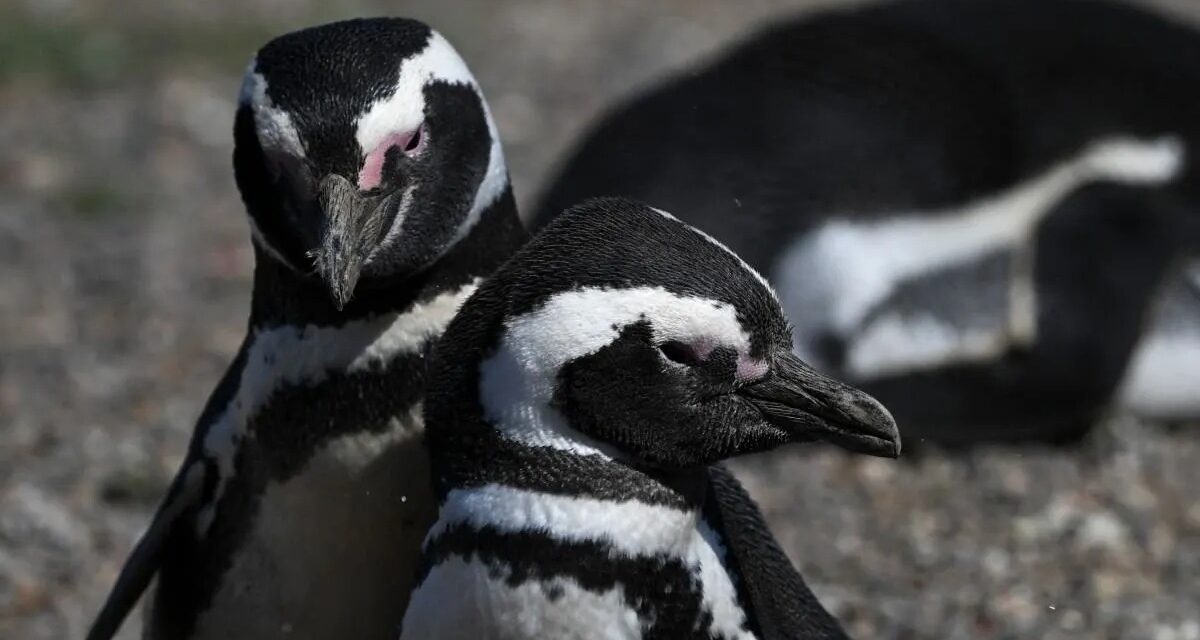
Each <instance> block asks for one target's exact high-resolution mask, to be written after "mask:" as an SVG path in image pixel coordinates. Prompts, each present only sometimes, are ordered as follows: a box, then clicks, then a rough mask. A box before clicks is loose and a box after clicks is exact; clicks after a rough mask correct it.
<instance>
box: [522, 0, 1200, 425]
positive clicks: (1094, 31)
mask: <svg viewBox="0 0 1200 640" xmlns="http://www.w3.org/2000/svg"><path fill="white" fill-rule="evenodd" d="M1198 87H1200V36H1198V35H1197V34H1196V33H1195V32H1194V31H1193V30H1192V29H1189V28H1185V27H1183V26H1181V25H1176V24H1174V23H1172V22H1171V21H1169V20H1167V19H1165V18H1160V17H1157V16H1155V15H1153V14H1150V13H1147V12H1144V11H1139V10H1137V9H1135V8H1132V7H1127V6H1122V5H1119V4H1114V3H1108V2H1102V1H1101V2H1092V1H1089V2H1080V1H1072V0H1051V1H1046V0H980V1H972V2H958V1H955V0H907V1H902V2H894V3H884V4H880V5H875V6H871V7H867V8H856V9H853V10H842V11H836V12H829V13H825V14H820V15H816V16H809V17H804V18H802V19H799V20H797V21H790V22H785V23H781V24H778V25H775V26H773V27H771V28H769V29H767V30H766V31H764V32H762V33H759V34H756V35H754V36H752V37H750V38H748V39H747V41H746V42H745V43H743V44H741V45H739V46H738V47H736V48H735V49H733V50H732V51H730V52H727V53H725V54H723V55H721V56H720V57H718V59H716V60H714V61H712V62H711V63H709V64H707V65H706V66H703V67H701V68H699V69H697V70H693V71H692V72H690V73H687V74H684V75H681V76H680V77H678V78H675V79H673V80H670V81H668V82H666V83H664V84H662V85H659V86H656V87H654V88H652V89H650V90H649V91H647V92H646V93H644V94H643V95H641V96H639V97H637V98H635V99H633V100H632V101H631V102H629V103H628V104H625V105H623V106H621V107H619V108H617V109H616V110H614V111H613V112H612V113H610V114H609V115H607V116H606V117H604V118H603V119H602V121H601V122H600V123H598V124H597V126H596V127H595V128H594V129H593V131H592V132H591V133H590V134H589V135H588V136H587V137H586V138H585V139H584V141H583V142H582V143H581V144H580V146H579V148H578V149H577V150H576V152H575V153H574V154H573V156H571V157H570V159H569V160H568V161H567V162H566V163H565V165H564V168H563V169H562V172H561V174H560V175H559V176H558V178H557V180H555V181H553V182H552V183H551V186H550V188H549V189H548V191H547V192H546V194H545V195H544V198H543V201H542V203H541V206H540V207H539V210H538V212H537V215H536V218H537V220H538V223H539V224H540V223H544V222H545V221H546V220H548V219H550V218H551V217H552V216H553V215H554V214H555V213H556V212H558V211H560V210H561V209H562V207H563V206H565V205H567V204H569V203H571V202H577V201H579V200H580V199H582V198H586V197H593V196H600V195H609V194H619V195H622V196H629V197H634V198H639V199H643V200H646V201H650V202H655V203H661V204H662V205H663V206H665V207H666V208H668V209H670V210H673V211H679V212H680V213H681V215H684V216H686V220H687V221H688V222H691V223H693V224H696V225H697V226H698V227H700V228H702V229H704V230H706V231H708V232H709V233H712V234H713V235H714V236H715V237H717V238H718V239H720V240H721V241H723V242H725V243H727V244H728V245H729V246H730V247H731V248H733V249H734V250H735V251H737V252H738V253H739V254H741V255H743V256H745V257H746V259H747V260H748V261H749V262H750V263H751V264H753V265H754V266H755V267H757V268H759V269H761V270H762V271H763V272H764V273H766V274H768V276H769V277H770V278H771V281H772V282H773V283H774V284H775V285H776V286H777V287H778V289H779V292H780V295H781V298H782V300H783V304H784V309H785V311H787V312H788V314H789V317H790V318H791V319H792V321H793V322H794V323H795V328H796V345H797V349H798V350H799V353H800V354H801V355H802V356H803V357H805V358H806V359H810V360H811V361H812V362H813V363H814V364H815V365H817V366H818V368H821V369H822V370H828V371H831V372H836V373H838V374H839V375H843V376H845V377H846V378H847V379H849V380H852V381H854V382H855V383H856V384H859V385H861V386H862V387H863V388H864V389H866V390H867V391H869V392H871V393H872V394H874V395H876V397H878V398H879V399H880V400H882V401H883V402H884V403H885V404H887V405H888V407H889V408H891V409H892V410H893V411H894V412H895V415H896V417H897V418H898V420H899V421H900V422H901V424H904V425H905V435H906V437H915V438H926V437H928V438H933V439H939V440H942V441H945V442H963V441H972V440H977V439H1018V438H1048V439H1065V438H1071V437H1074V436H1076V435H1078V434H1079V433H1081V432H1082V430H1083V429H1085V428H1086V426H1087V425H1089V424H1090V423H1091V422H1092V421H1093V420H1094V418H1095V417H1096V416H1097V415H1098V414H1099V413H1100V412H1101V411H1102V410H1103V409H1104V408H1105V407H1106V405H1108V404H1109V403H1110V402H1111V401H1112V400H1114V399H1116V400H1117V401H1119V402H1120V403H1121V404H1122V405H1124V406H1127V407H1130V408H1132V409H1134V410H1136V411H1138V412H1140V413H1144V414H1149V415H1155V416H1174V417H1186V416H1191V417H1196V416H1200V331H1196V330H1194V327H1196V326H1197V325H1200V298H1198V297H1197V294H1196V287H1195V285H1194V284H1188V281H1187V278H1186V277H1185V275H1184V274H1183V273H1181V269H1187V268H1190V269H1192V270H1193V272H1194V270H1195V269H1196V268H1197V266H1198V265H1200V223H1198V222H1197V220H1198V219H1200V216H1197V215H1196V213H1197V209H1198V208H1200V207H1198V205H1200V187H1198V186H1197V185H1200V170H1198V169H1197V167H1198V166H1200V165H1198V164H1197V163H1196V162H1194V161H1193V158H1194V157H1195V155H1196V154H1197V153H1200V151H1198V150H1200V121H1197V119H1196V118H1195V113H1197V111H1198V110H1200V88H1198ZM1187 265H1191V266H1190V267H1189V266H1187ZM1160 293H1161V295H1160ZM1167 309H1170V310H1171V314H1172V315H1171V318H1166V317H1165V316H1164V314H1166V313H1167ZM1188 326H1190V327H1192V328H1193V329H1187V328H1186V327H1188Z"/></svg>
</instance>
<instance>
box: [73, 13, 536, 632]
mask: <svg viewBox="0 0 1200 640" xmlns="http://www.w3.org/2000/svg"><path fill="white" fill-rule="evenodd" d="M234 136H235V139H236V140H235V145H236V146H235V151H234V158H233V163H234V171H235V174H236V179H237V185H238V188H239V189H240V191H241V193H242V197H243V200H244V201H245V205H246V209H247V212H248V214H249V219H250V226H251V229H252V231H253V245H254V252H255V258H256V266H255V271H254V294H253V301H252V304H251V314H250V319H249V328H248V334H247V336H246V339H245V342H244V343H243V345H242V348H241V350H240V351H239V352H238V354H237V357H236V358H235V360H234V362H233V364H232V366H231V367H230V368H229V371H228V373H227V374H226V375H225V376H224V378H223V379H222V380H221V382H220V384H219V385H218V386H217V388H216V391H215V392H214V393H213V395H212V397H211V399H210V400H209V402H208V405H207V406H206V408H205V410H204V412H203V414H202V415H201V417H200V420H199V423H198V425H197V426H196V430H195V435H194V436H193V438H192V440H191V444H190V446H189V449H188V452H187V456H186V459H185V460H184V462H183V465H182V467H181V468H180V470H179V474H178V476H177V477H176V478H175V481H174V482H173V483H172V485H171V487H170V489H169V492H168V494H167V497H166V499H165V500H164V501H163V503H162V506H161V507H160V508H159V510H158V512H157V514H156V515H155V517H154V521H153V522H152V523H151V525H150V527H149V529H148V530H147V531H146V533H145V534H144V535H143V537H142V538H141V540H140V541H139V542H138V544H137V546H136V548H135V549H134V551H133V553H132V555H131V556H130V558H129V560H128V561H127V563H126V565H125V568H124V570H123V572H122V573H121V575H120V577H119V579H118V581H117V584H116V586H115V587H114V588H113V591H112V593H111V595H110V596H109V599H108V601H107V603H106V604H105V605H104V608H103V610H102V611H101V612H100V614H99V616H98V618H97V619H96V622H95V623H94V626H93V628H92V631H91V634H90V635H89V638H93V639H101V638H108V637H110V636H111V635H113V634H114V633H115V631H116V629H117V628H118V626H119V625H120V624H121V621H122V619H123V618H124V617H125V616H126V614H127V612H128V611H129V610H130V609H131V607H132V606H133V605H134V604H135V603H136V601H137V600H138V598H139V596H140V595H141V594H142V592H143V591H144V590H146V588H147V586H148V585H149V584H150V582H151V580H152V578H155V577H157V584H156V585H155V587H154V588H153V594H152V599H151V600H150V601H149V603H148V606H147V615H146V637H149V638H171V639H182V638H225V639H227V638H256V639H261V638H283V637H288V638H380V639H382V638H394V637H395V635H396V632H397V630H398V629H399V625H400V621H401V616H402V615H403V611H404V606H403V605H404V602H405V599H406V598H407V594H408V592H409V590H410V587H411V582H412V578H413V576H414V575H415V562H416V560H417V554H418V551H419V547H420V542H421V540H422V538H423V537H424V535H425V532H426V530H427V529H428V527H429V525H430V523H431V522H432V521H433V518H434V516H435V513H436V512H435V508H434V507H435V505H434V503H433V501H432V496H431V492H430V490H429V479H428V461H427V457H426V455H425V453H424V448H423V446H422V444H421V442H420V435H421V431H422V428H421V424H422V422H421V401H422V396H423V393H424V389H425V366H426V364H425V363H426V354H427V351H428V349H429V348H430V345H431V341H432V340H434V339H435V338H436V337H437V336H438V335H439V334H440V333H441V332H442V330H443V329H444V328H445V327H446V325H447V323H449V321H450V319H451V317H453V315H454V313H455V311H456V310H457V309H458V306H459V305H460V303H461V302H462V301H463V300H464V299H466V297H467V296H468V295H469V294H470V293H471V292H472V291H473V290H474V288H475V287H476V286H477V283H478V282H479V280H480V278H481V277H483V276H485V275H486V274H488V273H489V272H490V271H492V270H493V268H494V267H495V266H498V264H499V262H500V261H501V260H502V259H503V258H505V257H507V256H508V255H510V254H511V253H512V251H513V250H514V249H515V247H517V246H519V245H520V244H521V243H522V242H523V241H524V231H523V230H522V228H521V226H520V223H519V221H518V219H517V215H516V207H515V204H514V200H513V194H512V191H511V189H510V187H509V182H508V175H507V170H506V168H505V164H504V157H503V154H502V152H501V146H500V140H499V138H498V136H497V133H496V128H495V126H494V124H493V122H492V118H491V116H490V114H489V111H488V106H487V104H486V103H485V102H484V99H483V96H482V94H481V92H480V90H479V87H478V86H477V84H476V81H475V80H474V79H473V78H472V76H471V73H470V72H469V71H468V69H467V67H466V65H465V64H464V63H463V61H462V60H461V59H460V58H459V56H458V54H457V53H456V52H455V51H454V49H453V48H452V47H451V46H450V44H449V43H447V41H446V40H445V39H444V38H443V37H442V36H441V35H439V34H438V33H436V32H434V31H433V30H431V29H430V28H429V27H428V26H426V25H424V24H422V23H420V22H417V21H414V20H404V19H370V20H352V21H348V22H339V23H335V24H328V25H325V26H320V27H316V28H311V29H305V30H302V31H297V32H295V33H291V34H288V35H284V36H282V37H279V38H277V39H275V40H273V41H271V42H270V43H268V44H267V45H266V46H264V47H263V48H262V49H261V50H259V52H258V54H257V57H256V58H255V59H254V61H253V62H252V63H251V64H250V66H249V68H248V70H247V71H246V76H245V80H244V84H243V86H242V90H241V95H240V99H239V104H238V108H237V116H236V123H235V127H234Z"/></svg>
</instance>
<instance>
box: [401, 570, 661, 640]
mask: <svg viewBox="0 0 1200 640" xmlns="http://www.w3.org/2000/svg"><path fill="white" fill-rule="evenodd" d="M401 637H402V638H403V640H526V639H531V638H560V639H562V640H635V639H637V638H641V637H642V631H641V624H640V622H639V621H638V616H637V613H636V612H635V611H634V610H633V609H630V608H629V606H628V605H627V604H626V603H625V597H624V595H623V594H622V593H621V589H620V588H619V587H617V588H613V589H610V590H608V591H604V592H601V593H597V592H593V591H588V590H586V589H583V588H582V587H580V586H579V585H578V584H576V583H575V582H574V581H573V580H569V579H563V578H556V579H554V580H550V581H545V582H541V581H536V580H534V581H528V582H522V583H519V584H516V585H510V584H509V583H508V582H507V581H506V575H505V573H504V571H503V570H502V569H500V570H496V569H493V568H491V567H489V566H487V565H485V564H483V563H480V562H478V561H477V560H469V561H468V560H463V559H462V558H458V557H455V558H451V559H449V560H446V561H445V562H442V563H441V564H439V565H437V566H436V567H435V568H434V569H433V570H432V571H431V572H430V574H429V576H427V577H426V578H425V581H424V582H423V583H422V584H421V587H420V588H419V589H418V590H417V591H416V593H414V594H413V597H412V601H411V603H410V605H409V610H408V614H407V615H406V616H405V617H404V635H403V636H401Z"/></svg>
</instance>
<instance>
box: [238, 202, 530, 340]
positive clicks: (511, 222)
mask: <svg viewBox="0 0 1200 640" xmlns="http://www.w3.org/2000/svg"><path fill="white" fill-rule="evenodd" d="M526 237H527V234H526V232H525V230H524V228H523V227H522V226H521V222H520V219H519V218H518V217H517V208H516V203H515V200H514V199H513V195H512V189H511V188H508V189H506V190H505V192H504V193H503V194H502V196H501V197H500V198H498V199H497V200H496V202H494V203H493V204H492V205H490V206H488V207H487V208H485V209H484V211H483V213H482V214H481V216H480V218H479V221H478V222H477V223H476V224H475V225H474V226H473V227H472V228H471V230H470V231H469V232H468V233H467V234H466V235H465V236H464V237H463V238H462V239H461V240H459V241H458V242H457V243H456V244H455V245H454V246H453V247H451V248H450V249H449V250H448V251H447V252H446V253H445V254H443V255H442V256H441V257H440V258H438V259H437V260H436V261H435V262H434V263H433V264H432V265H430V266H429V267H428V268H426V269H424V270H422V271H421V272H419V273H416V274H414V275H411V276H408V277H397V278H392V279H388V280H386V281H363V282H360V283H359V286H358V289H357V290H356V291H355V294H354V298H353V299H351V300H350V302H349V303H347V304H346V306H345V307H343V308H342V309H338V308H337V307H336V306H335V305H334V303H333V299H332V297H331V296H330V295H329V290H328V288H327V287H326V286H325V283H324V282H323V281H322V280H321V279H320V278H319V277H318V276H317V275H316V274H314V273H306V272H301V271H298V270H296V269H295V268H293V267H291V266H288V265H285V264H282V263H281V262H280V261H279V259H278V258H277V257H276V256H274V255H272V254H271V253H270V252H268V251H265V250H263V248H262V247H260V246H259V244H258V242H257V241H255V243H254V252H255V269H254V293H253V296H252V300H251V311H250V325H251V328H252V329H264V328H270V327H275V326H281V325H292V326H309V325H314V326H339V325H342V324H345V323H346V322H349V321H352V320H359V319H363V318H369V317H373V316H378V315H382V314H388V313H403V312H405V311H406V310H408V309H411V308H412V307H413V306H414V305H417V304H420V303H422V302H425V301H428V300H430V299H432V298H434V297H436V296H438V295H439V294H442V293H446V292H448V291H453V290H456V289H460V288H462V287H464V286H467V285H469V284H471V283H472V282H475V281H477V280H478V279H480V278H483V277H485V276H487V275H489V274H490V273H491V272H492V271H494V270H495V269H496V267H498V266H499V265H500V264H501V263H502V262H503V261H504V260H505V259H507V258H508V256H509V255H510V254H511V253H512V252H513V251H515V250H516V249H517V248H518V247H520V246H521V244H523V243H524V241H525V239H526Z"/></svg>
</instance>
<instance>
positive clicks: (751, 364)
mask: <svg viewBox="0 0 1200 640" xmlns="http://www.w3.org/2000/svg"><path fill="white" fill-rule="evenodd" d="M769 368H770V367H769V366H768V365H767V363H766V362H764V361H762V360H755V359H754V358H751V357H750V356H748V355H746V354H744V353H739V354H738V358H737V371H736V373H734V378H735V379H736V380H737V381H738V382H754V381H755V380H758V379H759V378H761V377H763V376H765V375H767V370H768V369H769Z"/></svg>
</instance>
